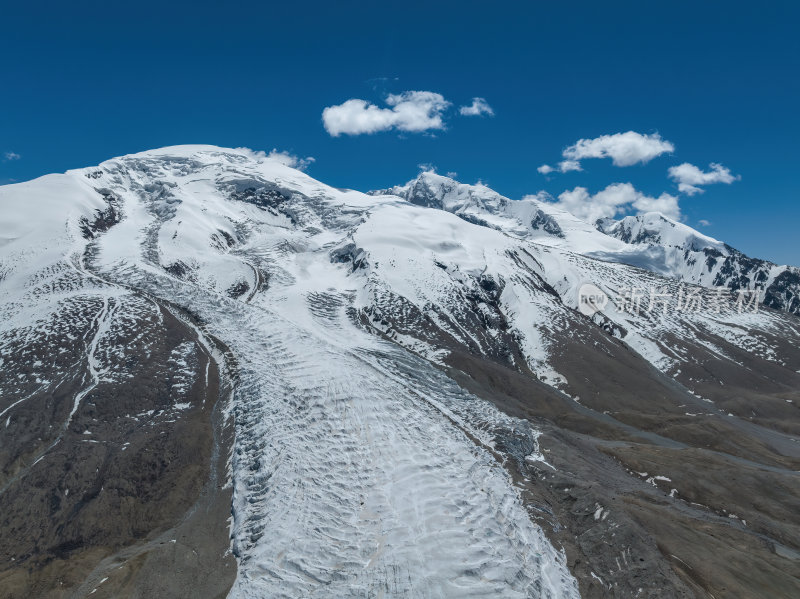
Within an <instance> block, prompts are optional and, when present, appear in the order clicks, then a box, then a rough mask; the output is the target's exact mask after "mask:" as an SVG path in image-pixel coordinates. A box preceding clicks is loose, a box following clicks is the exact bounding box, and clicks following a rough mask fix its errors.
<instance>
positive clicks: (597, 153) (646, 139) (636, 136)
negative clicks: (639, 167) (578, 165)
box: [562, 131, 675, 166]
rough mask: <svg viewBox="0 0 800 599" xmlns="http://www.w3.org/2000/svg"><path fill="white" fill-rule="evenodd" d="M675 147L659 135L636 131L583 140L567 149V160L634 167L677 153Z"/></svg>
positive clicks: (565, 156)
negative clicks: (603, 160)
mask: <svg viewBox="0 0 800 599" xmlns="http://www.w3.org/2000/svg"><path fill="white" fill-rule="evenodd" d="M674 151H675V146H674V145H673V144H672V143H671V142H669V141H667V140H665V139H661V136H660V135H659V134H658V133H653V134H651V135H642V134H641V133H636V132H635V131H628V132H626V133H615V134H614V135H601V136H600V137H595V138H594V139H579V140H578V141H577V142H575V143H574V144H573V145H571V146H569V147H568V148H566V149H565V150H564V152H563V153H562V155H563V156H564V158H566V159H567V160H574V161H577V160H583V159H585V158H611V160H612V161H613V163H614V165H615V166H631V165H634V164H638V163H640V162H641V163H646V162H650V161H651V160H652V159H653V158H655V157H656V156H660V155H661V154H665V153H668V152H674Z"/></svg>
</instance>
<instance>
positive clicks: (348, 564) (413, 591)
mask: <svg viewBox="0 0 800 599" xmlns="http://www.w3.org/2000/svg"><path fill="white" fill-rule="evenodd" d="M389 191H390V193H388V194H387V193H384V194H381V193H376V194H373V195H365V194H361V193H358V192H354V191H342V190H337V189H333V188H330V187H328V186H326V185H324V184H322V183H320V182H318V181H314V180H313V179H311V178H310V177H308V176H307V175H304V174H303V173H300V172H298V171H295V170H293V169H291V168H288V167H286V166H285V165H282V164H280V163H278V162H275V161H273V160H271V159H270V158H269V157H265V156H263V155H258V154H254V153H251V152H249V151H246V150H226V149H222V148H215V147H194V146H186V147H176V148H165V149H162V150H156V151H152V152H145V153H142V154H137V155H132V156H126V157H122V158H118V159H115V160H111V161H108V162H106V163H103V164H102V165H100V167H97V168H93V169H87V170H82V171H75V172H71V173H68V174H67V175H61V176H52V177H45V178H43V179H40V180H38V181H34V182H31V183H27V184H22V185H15V186H7V187H3V188H0V209H3V210H4V211H5V212H4V214H7V215H9V216H7V219H8V223H9V224H8V234H7V239H8V240H9V241H5V242H4V244H3V245H0V274H1V275H2V277H0V317H1V318H0V349H2V362H0V366H1V367H2V378H0V499H2V502H3V506H4V510H3V513H2V515H0V533H1V534H0V588H3V589H4V591H5V589H10V591H7V594H8V595H9V596H12V597H17V596H20V597H23V596H25V597H27V596H52V597H69V596H81V597H83V596H87V595H89V594H90V593H91V594H92V597H152V596H187V595H189V596H193V597H221V596H226V595H228V596H231V597H253V596H289V597H306V596H312V595H317V596H335V597H349V596H374V595H378V594H383V595H384V596H391V597H400V596H454V597H455V596H458V597H461V596H468V595H473V596H503V597H530V596H541V597H576V596H578V595H580V596H584V597H632V596H637V595H638V596H651V597H653V596H657V597H706V596H714V597H758V596H769V597H787V598H789V597H796V596H798V594H799V593H800V567H799V566H798V565H799V564H800V561H799V560H798V557H799V556H800V544H799V543H798V539H800V518H798V516H797V515H798V514H800V503H798V497H800V487H799V486H798V477H797V471H798V470H800V447H798V444H797V442H796V438H797V436H798V435H800V418H798V415H799V414H798V404H799V403H800V394H799V393H798V389H800V321H798V319H797V318H796V316H794V315H792V314H787V313H786V311H787V310H789V311H791V306H793V305H794V304H792V303H791V302H790V303H789V304H788V308H787V306H786V304H783V303H781V304H775V305H776V306H777V307H778V308H780V309H772V308H771V307H769V306H771V305H772V304H770V303H769V302H768V301H767V302H765V303H766V307H761V308H760V310H759V311H758V312H753V311H743V310H742V309H741V306H737V304H736V302H735V299H734V298H732V297H728V296H722V297H717V296H715V295H714V293H713V292H712V291H709V290H707V289H700V288H697V287H695V286H693V285H692V284H691V282H692V280H693V279H692V278H691V276H695V274H696V273H699V272H703V273H708V275H705V274H704V275H703V276H714V277H716V276H717V275H719V274H720V273H721V272H724V273H725V274H724V275H723V276H725V277H728V278H726V279H725V280H726V281H730V280H733V279H734V278H736V277H741V276H742V273H743V272H744V271H747V272H748V273H750V274H749V275H747V276H748V277H749V279H748V280H749V281H752V280H754V279H753V277H755V280H757V279H759V275H754V274H753V273H755V272H756V271H757V270H758V268H760V267H758V266H755V265H751V266H752V268H751V266H749V265H748V264H749V263H747V262H746V261H744V260H743V259H741V258H740V259H737V260H735V261H733V262H731V264H734V262H735V264H736V265H738V266H731V267H730V269H728V268H726V267H725V263H726V261H727V260H728V259H729V258H731V256H732V255H733V254H732V250H731V249H730V248H727V247H726V246H724V244H719V242H714V243H711V242H707V241H705V240H704V239H702V237H697V236H695V238H693V239H691V240H688V238H687V236H686V235H685V233H686V232H685V231H684V230H683V229H681V227H682V226H683V225H679V224H677V223H676V224H675V226H673V225H671V224H670V223H666V224H664V223H661V224H659V221H658V220H654V219H655V217H652V219H651V220H648V221H642V223H640V224H639V225H637V224H636V223H633V222H627V223H626V224H625V225H624V226H623V225H620V226H619V229H617V228H616V227H617V225H615V224H613V223H601V225H599V226H601V227H602V228H603V230H604V231H605V232H602V231H600V230H598V229H596V228H595V227H594V226H592V225H588V224H587V223H582V222H580V221H578V220H577V219H575V218H574V217H571V216H570V215H568V214H566V213H563V212H560V211H558V210H556V209H554V208H552V207H550V206H548V205H547V204H546V203H545V202H539V201H537V200H526V201H525V202H511V201H510V200H507V199H506V198H502V197H501V196H499V195H498V194H496V193H494V192H493V191H491V190H489V189H488V188H486V187H483V186H464V185H461V184H459V183H457V182H454V181H452V180H449V179H447V178H443V177H438V176H434V175H430V174H428V175H425V176H423V177H421V178H420V179H419V180H417V181H416V182H412V184H409V185H408V186H403V187H399V188H394V189H392V190H389ZM23 200H24V201H23ZM30 206H35V209H34V212H33V213H31V208H26V207H30ZM33 214H36V215H37V216H36V218H35V219H34V216H33ZM39 215H41V216H39ZM34 220H35V221H36V222H35V223H34V224H32V221H34ZM651 221H652V222H651ZM648 223H649V224H648ZM651 224H652V225H653V226H651ZM640 225H641V226H640ZM656 225H658V226H656ZM637 227H638V228H637ZM654 227H655V228H654ZM617 235H619V236H620V238H618V237H617ZM676 235H678V237H679V238H680V239H683V240H684V242H681V243H683V245H680V250H678V249H677V248H678V245H679V244H677V245H673V241H674V240H675V238H676V237H675V236H676ZM697 235H699V234H697ZM621 237H625V238H627V239H625V240H623V239H622V238H621ZM706 239H707V238H706ZM45 241H46V242H45ZM711 241H714V240H711ZM687 244H688V245H687ZM653 248H656V249H655V250H654V249H653ZM665 248H666V249H665ZM669 248H674V249H675V252H680V260H681V261H680V264H681V265H683V266H681V267H680V268H683V269H684V270H683V271H682V272H683V276H682V277H681V278H677V279H676V278H675V277H674V276H673V274H674V273H669V272H666V273H665V269H666V270H668V268H667V267H668V266H669V265H672V266H670V267H675V266H674V263H673V262H671V260H672V258H674V257H675V256H677V255H678V254H677V253H670V252H673V250H672V249H669ZM656 250H657V251H656ZM610 257H611V258H614V259H613V260H609V258H610ZM598 258H602V259H598ZM667 258H669V259H667ZM630 263H637V264H639V266H641V265H643V264H645V263H647V265H650V266H653V268H651V269H643V268H639V267H637V266H631V265H630ZM753 264H755V263H753ZM675 268H678V267H675ZM737 268H738V270H737ZM753 269H756V270H753ZM759 272H760V271H759ZM664 274H668V275H670V276H667V277H665V276H664ZM773 274H774V273H773ZM767 276H768V277H769V276H772V274H769V275H767ZM737 280H738V281H739V284H741V285H745V283H744V280H743V279H741V278H739V279H737ZM703 281H705V279H703ZM771 281H772V282H771V283H770V285H772V288H773V292H772V293H773V295H774V296H775V298H777V299H775V300H774V301H775V302H777V301H778V300H780V301H785V299H786V298H788V297H789V295H787V294H791V293H793V292H792V289H793V287H792V286H793V285H794V284H795V283H796V281H795V280H794V279H792V277H791V276H790V275H787V276H784V275H781V274H777V275H775V276H774V280H771ZM588 282H591V283H593V284H594V285H596V286H597V287H598V288H599V289H600V290H601V291H603V292H606V293H608V295H609V298H610V299H609V302H608V304H607V305H606V306H605V307H604V308H603V309H602V311H599V312H596V313H595V314H594V315H592V316H585V315H584V314H582V313H581V312H579V311H578V310H577V307H578V301H579V299H578V290H579V288H580V287H581V286H582V285H583V284H584V283H588ZM766 282H767V281H765V283H766ZM749 284H750V283H749V282H748V283H747V285H749ZM633 287H641V288H653V289H658V290H659V292H660V293H661V294H663V295H664V296H665V297H670V298H673V299H674V298H677V297H683V294H685V293H686V292H687V289H688V290H693V291H694V292H695V293H696V296H697V297H698V298H700V300H702V301H703V302H705V304H704V305H706V306H710V305H712V304H713V305H715V306H716V308H717V309H715V310H711V309H705V310H695V311H688V310H677V309H667V307H668V306H667V305H666V304H665V307H664V309H663V310H662V309H661V308H660V306H659V308H658V309H655V308H653V307H652V306H651V307H650V308H649V309H648V308H647V306H646V305H645V307H644V308H642V309H641V310H637V311H633V310H631V309H629V308H630V307H629V306H628V307H626V306H625V305H624V302H623V301H621V300H620V298H619V296H618V295H615V293H614V292H615V290H618V289H622V288H633ZM231 515H232V518H231V519H230V521H229V516H231ZM229 549H230V551H228V550H229ZM562 550H563V552H562ZM12 558H13V560H12ZM95 589H96V590H95Z"/></svg>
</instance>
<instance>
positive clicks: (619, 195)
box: [556, 183, 681, 223]
mask: <svg viewBox="0 0 800 599" xmlns="http://www.w3.org/2000/svg"><path fill="white" fill-rule="evenodd" d="M556 205H558V206H559V207H560V208H563V209H564V210H567V211H568V212H571V213H572V214H574V215H575V216H577V217H578V218H581V219H583V220H585V221H587V222H590V223H594V222H595V221H597V219H600V218H614V217H615V216H617V215H619V214H622V213H624V212H627V211H629V210H636V211H637V213H638V214H642V213H645V212H661V213H662V214H663V215H664V216H666V217H668V218H672V219H675V220H679V219H680V218H681V211H680V208H679V206H678V198H676V197H675V196H672V195H670V194H668V193H662V194H661V195H660V196H658V197H657V198H654V197H650V196H647V195H645V194H643V193H642V192H641V191H638V190H637V189H636V188H634V186H633V185H631V184H630V183H612V184H611V185H609V186H608V187H606V188H605V189H603V190H601V191H598V192H597V193H596V194H594V195H592V194H590V193H589V191H588V190H587V189H586V188H585V187H576V188H575V189H573V190H572V191H569V190H568V191H565V192H563V193H561V194H560V195H559V196H558V201H557V202H556Z"/></svg>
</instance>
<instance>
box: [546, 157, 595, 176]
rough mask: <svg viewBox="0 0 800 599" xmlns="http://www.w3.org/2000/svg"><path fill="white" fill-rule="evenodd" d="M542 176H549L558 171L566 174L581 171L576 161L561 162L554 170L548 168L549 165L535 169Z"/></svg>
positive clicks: (550, 167)
mask: <svg viewBox="0 0 800 599" xmlns="http://www.w3.org/2000/svg"><path fill="white" fill-rule="evenodd" d="M536 170H537V171H539V172H540V173H542V174H543V175H549V174H550V173H552V172H555V171H559V172H561V173H568V172H570V171H582V170H583V168H581V163H580V162H578V161H577V160H562V161H561V162H559V163H558V164H557V165H556V167H555V168H553V167H552V166H550V165H549V164H543V165H542V166H540V167H539V168H537V169H536Z"/></svg>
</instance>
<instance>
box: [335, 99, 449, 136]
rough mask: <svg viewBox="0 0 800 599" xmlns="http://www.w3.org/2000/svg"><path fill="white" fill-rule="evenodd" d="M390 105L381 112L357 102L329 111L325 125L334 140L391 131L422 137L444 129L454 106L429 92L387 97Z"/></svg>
mask: <svg viewBox="0 0 800 599" xmlns="http://www.w3.org/2000/svg"><path fill="white" fill-rule="evenodd" d="M386 104H387V105H388V106H389V107H390V108H380V107H378V106H376V105H374V104H370V103H368V102H367V101H366V100H359V99H355V98H354V99H351V100H347V101H346V102H344V103H342V104H339V105H336V106H328V107H327V108H325V110H323V111H322V122H323V124H324V125H325V130H326V131H327V132H328V133H329V134H330V135H332V136H333V137H338V136H339V135H342V134H343V133H344V134H346V135H361V134H364V133H377V132H378V131H389V130H390V129H397V130H399V131H411V132H417V133H418V132H422V131H428V130H430V129H444V120H443V119H442V113H443V112H444V111H445V110H446V109H447V108H448V107H449V106H450V102H448V101H447V100H445V99H444V97H443V96H442V95H441V94H437V93H435V92H426V91H408V92H403V93H402V94H390V95H389V96H387V97H386Z"/></svg>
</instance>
